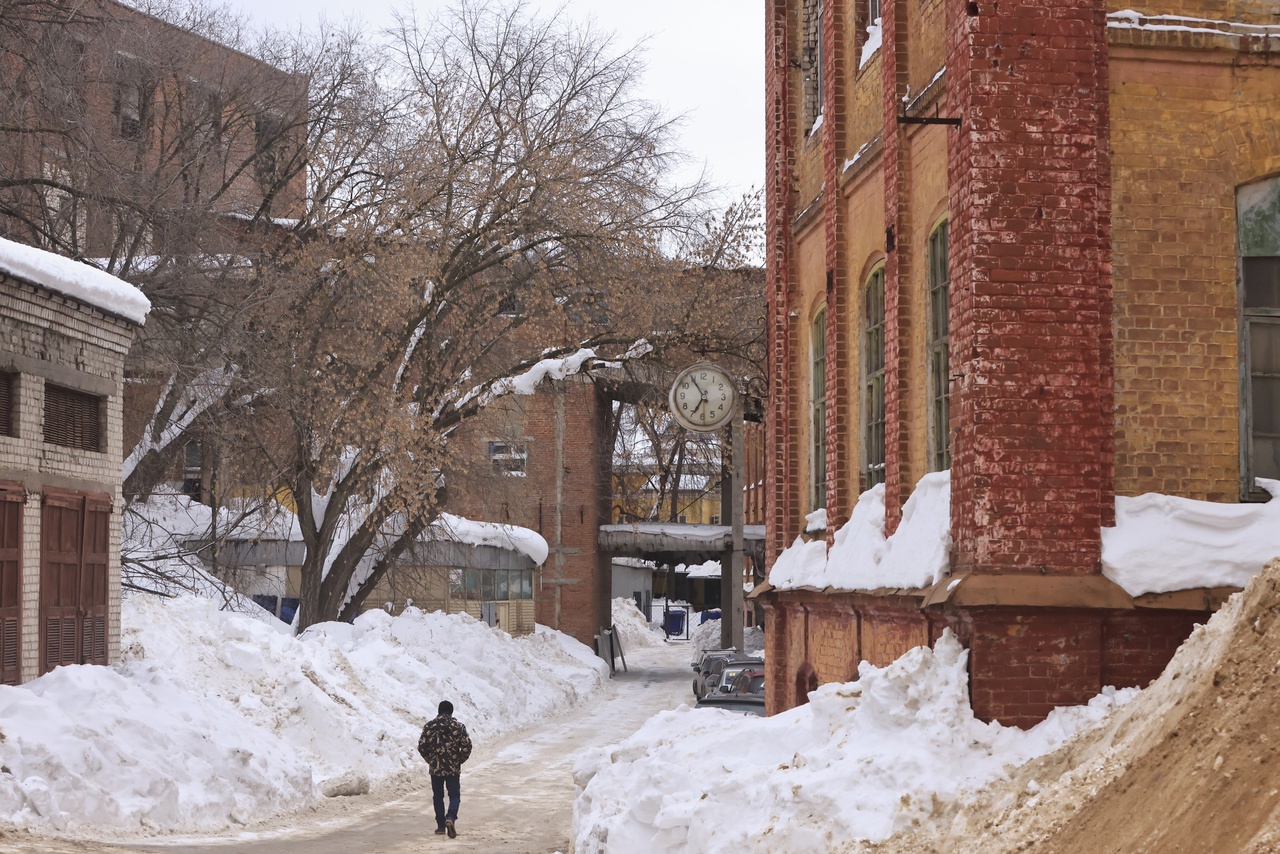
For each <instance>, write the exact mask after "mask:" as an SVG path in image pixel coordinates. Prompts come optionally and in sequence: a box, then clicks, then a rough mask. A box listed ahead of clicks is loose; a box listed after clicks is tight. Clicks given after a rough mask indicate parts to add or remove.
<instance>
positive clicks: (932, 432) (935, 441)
mask: <svg viewBox="0 0 1280 854" xmlns="http://www.w3.org/2000/svg"><path fill="white" fill-rule="evenodd" d="M927 260H928V264H929V271H928V286H929V317H928V340H927V342H926V346H927V347H928V351H929V352H928V362H929V468H930V470H931V471H943V470H945V469H949V468H951V429H950V419H951V394H950V387H951V369H950V358H949V353H948V349H947V348H948V346H949V342H950V322H951V320H950V318H951V303H950V297H949V287H948V281H947V221H946V220H943V221H942V224H941V225H939V226H938V227H937V228H936V229H934V231H933V234H931V235H929V249H928V259H927Z"/></svg>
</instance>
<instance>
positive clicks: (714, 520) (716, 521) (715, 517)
mask: <svg viewBox="0 0 1280 854" xmlns="http://www.w3.org/2000/svg"><path fill="white" fill-rule="evenodd" d="M711 524H712V525H719V524H720V514H719V513H712V514H711Z"/></svg>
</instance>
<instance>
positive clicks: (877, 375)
mask: <svg viewBox="0 0 1280 854" xmlns="http://www.w3.org/2000/svg"><path fill="white" fill-rule="evenodd" d="M862 305H863V309H862V488H863V489H870V488H871V487H873V486H875V485H876V484H877V483H884V464H885V456H884V444H885V443H884V364H885V358H884V268H883V267H880V268H879V269H877V270H876V271H875V272H874V273H872V274H871V277H870V278H868V279H867V285H866V288H865V289H864V290H863V300H862Z"/></svg>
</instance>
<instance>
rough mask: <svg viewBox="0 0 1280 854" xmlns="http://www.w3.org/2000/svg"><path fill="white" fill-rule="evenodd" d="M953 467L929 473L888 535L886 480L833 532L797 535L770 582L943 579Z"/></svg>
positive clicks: (899, 583)
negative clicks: (813, 536) (826, 539)
mask: <svg viewBox="0 0 1280 854" xmlns="http://www.w3.org/2000/svg"><path fill="white" fill-rule="evenodd" d="M950 520H951V472H949V471H936V472H930V473H929V474H926V475H925V476H924V477H922V478H920V480H919V482H918V483H916V488H915V489H914V490H913V491H912V493H911V497H910V498H908V499H907V503H906V504H905V505H903V507H902V520H901V521H900V522H899V523H898V527H897V530H895V531H894V532H893V533H892V534H891V535H890V536H888V537H885V535H884V484H882V483H879V484H876V485H875V486H873V487H872V488H871V489H868V490H867V491H866V492H864V493H862V494H861V495H859V496H858V503H857V504H855V505H854V508H853V513H852V514H851V515H850V517H849V521H848V522H846V523H844V524H843V525H842V526H840V530H838V531H836V534H835V536H834V537H833V538H832V545H831V551H830V553H828V552H827V548H826V543H825V542H824V541H823V540H821V539H818V540H813V541H810V542H805V540H804V539H803V538H797V539H796V541H795V542H794V543H792V545H791V547H790V548H788V549H786V550H785V551H784V552H783V553H782V554H781V555H779V556H778V559H777V561H775V562H774V565H773V568H772V569H771V570H770V571H769V583H770V584H772V585H773V586H774V587H776V588H778V589H780V590H794V589H797V588H801V587H810V588H814V589H816V590H823V589H826V588H828V587H830V588H832V589H835V590H876V589H879V588H883V587H897V588H910V589H919V588H924V587H929V586H931V585H933V584H936V583H937V582H938V581H940V580H941V579H942V578H943V577H944V576H945V575H946V574H947V570H948V566H949V552H950V549H951V533H950Z"/></svg>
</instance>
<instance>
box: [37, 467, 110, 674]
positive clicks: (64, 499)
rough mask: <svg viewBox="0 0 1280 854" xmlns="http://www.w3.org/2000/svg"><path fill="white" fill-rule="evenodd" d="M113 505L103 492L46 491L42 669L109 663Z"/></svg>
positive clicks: (43, 538) (46, 670)
mask: <svg viewBox="0 0 1280 854" xmlns="http://www.w3.org/2000/svg"><path fill="white" fill-rule="evenodd" d="M110 515H111V505H110V503H109V502H108V501H107V500H106V499H105V498H102V497H99V496H91V495H78V494H70V493H58V492H46V493H45V499H44V510H43V514H42V522H41V548H40V672H41V673H48V672H49V671H50V670H52V669H53V668H55V667H57V666H59V665H62V664H106V663H107V563H108V548H109V542H110V527H109V524H110Z"/></svg>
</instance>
